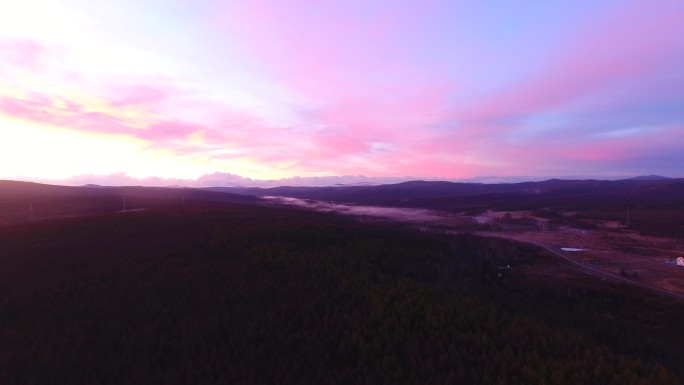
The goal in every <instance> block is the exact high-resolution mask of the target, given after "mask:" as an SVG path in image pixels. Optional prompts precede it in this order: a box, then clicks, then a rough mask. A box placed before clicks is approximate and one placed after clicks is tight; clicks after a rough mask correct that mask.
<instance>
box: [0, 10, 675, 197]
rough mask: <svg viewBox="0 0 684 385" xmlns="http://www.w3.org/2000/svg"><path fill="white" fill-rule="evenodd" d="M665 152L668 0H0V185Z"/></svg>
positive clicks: (416, 174)
mask: <svg viewBox="0 0 684 385" xmlns="http://www.w3.org/2000/svg"><path fill="white" fill-rule="evenodd" d="M682 165H684V1H681V0H637V1H629V0H573V1H560V0H551V1H546V0H544V1H542V0H537V1H529V0H519V1H514V2H501V1H493V0H492V1H489V0H463V1H458V0H453V1H442V0H421V1H408V0H376V1H367V0H344V1H343V0H329V1H322V0H321V1H317V0H288V1H280V0H249V1H242V0H193V1H190V0H184V1H180V0H130V1H129V0H117V1H111V0H22V1H5V2H1V3H0V179H19V180H53V181H55V180H72V181H74V180H78V181H79V182H84V181H97V180H107V181H108V182H109V184H117V183H124V182H130V181H131V180H139V181H144V180H146V181H154V183H163V182H164V181H171V180H173V181H183V180H190V181H193V180H194V181H197V180H205V181H206V180H210V181H213V182H215V183H223V182H226V181H238V182H244V181H250V180H274V179H275V180H278V179H283V178H288V179H287V180H294V179H298V180H305V181H312V180H317V181H321V180H331V181H340V180H343V181H345V182H350V183H353V182H354V181H355V180H359V181H367V180H399V179H401V178H406V177H413V178H430V179H454V180H466V179H473V178H478V177H497V178H513V177H520V176H527V177H529V178H536V179H540V178H546V177H549V178H550V177H566V176H573V177H587V178H590V177H605V178H620V177H630V176H636V175H643V174H659V175H664V176H670V177H684V167H682ZM340 176H344V177H343V178H342V179H340V178H339V177H340ZM361 176H363V177H361ZM103 178H104V179H103ZM212 178H213V179H212ZM373 178H375V179H373ZM150 183H152V182H150Z"/></svg>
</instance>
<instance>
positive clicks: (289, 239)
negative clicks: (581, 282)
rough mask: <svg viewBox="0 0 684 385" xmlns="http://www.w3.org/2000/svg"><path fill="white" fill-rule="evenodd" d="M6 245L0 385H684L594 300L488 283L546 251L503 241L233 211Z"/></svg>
mask: <svg viewBox="0 0 684 385" xmlns="http://www.w3.org/2000/svg"><path fill="white" fill-rule="evenodd" d="M0 245H2V247H1V248H0V285H1V289H2V292H3V295H2V296H0V383H3V384H4V383H6V384H67V383H68V384H152V383H164V384H204V383H206V384H346V383H355V384H416V383H420V384H444V383H469V384H589V383H592V384H593V383H596V384H678V383H680V382H679V381H678V379H677V377H676V375H675V374H674V373H673V372H672V371H671V370H670V369H668V368H667V367H665V366H663V365H662V364H661V363H659V361H661V358H662V359H664V360H666V359H667V357H668V356H667V353H666V352H665V353H662V354H660V353H658V352H659V350H658V349H659V347H660V345H659V344H658V343H656V342H654V341H655V340H653V339H649V338H648V337H645V338H646V339H645V340H640V339H639V338H634V337H635V336H634V329H633V328H634V327H638V326H639V325H641V323H640V322H637V321H638V320H637V321H634V322H631V321H630V320H629V319H628V320H626V321H624V323H612V324H611V323H610V322H608V321H605V320H603V319H602V318H601V317H600V314H598V315H597V314H592V312H595V311H596V310H597V309H596V308H595V306H598V305H597V304H598V302H597V301H589V302H588V305H587V306H586V307H585V305H584V302H583V301H582V300H581V299H582V298H583V296H586V297H589V296H590V295H591V292H590V291H586V290H585V291H582V290H575V291H574V292H573V293H570V294H569V293H567V292H566V291H564V290H561V289H559V288H557V287H555V286H551V287H550V288H549V289H548V290H545V286H543V285H539V286H535V285H534V284H533V283H529V282H526V281H525V280H524V279H523V278H522V277H517V278H516V276H515V275H512V276H509V277H507V279H505V280H501V279H499V277H498V276H495V275H492V271H493V270H492V269H494V268H495V267H496V266H498V265H499V264H501V263H506V264H512V265H514V266H516V267H522V266H524V265H525V264H532V263H539V262H540V261H541V260H542V259H543V258H545V257H544V256H543V255H541V254H540V253H539V252H537V251H535V250H534V249H531V248H529V247H528V246H524V245H516V244H514V243H511V242H507V241H503V240H492V239H484V238H477V237H471V236H462V237H460V238H458V239H456V240H455V241H454V240H453V239H448V238H442V237H440V236H437V235H425V234H416V233H413V232H408V231H406V230H401V229H396V228H392V227H389V226H384V227H383V226H378V225H369V224H360V223H357V222H354V221H352V220H351V219H348V218H341V217H336V216H330V215H324V214H317V213H311V212H303V211H297V210H287V209H274V208H264V207H249V206H234V207H230V208H224V209H215V210H211V211H197V210H196V211H190V210H188V211H175V212H171V211H156V212H154V211H151V212H137V213H128V214H126V215H113V216H101V217H92V218H75V219H70V220H55V221H45V222H41V223H31V224H23V225H16V226H11V227H6V228H2V229H0ZM531 293H536V294H534V295H532V294H531ZM628 295H631V294H629V293H628ZM528 297H529V298H528ZM611 298H612V297H611ZM616 298H617V297H616ZM615 301H617V299H610V300H603V302H602V303H603V304H604V305H606V306H608V307H610V308H611V309H612V307H615V309H613V310H612V311H614V312H616V313H615V314H618V315H620V314H622V313H621V312H625V313H626V312H628V310H629V309H631V308H632V307H633V304H631V303H629V302H624V303H615ZM568 304H571V306H569V305H568ZM657 306H658V305H652V307H657ZM623 308H624V309H625V310H621V309H623ZM543 309H549V314H546V313H545V312H544V310H543ZM651 310H653V309H651ZM658 311H659V313H658V314H660V315H662V314H669V313H667V311H668V310H667V309H660V308H658ZM638 314H641V313H640V312H638ZM564 316H566V317H567V318H568V319H569V321H567V322H566V321H560V319H562V318H563V317H564ZM582 317H588V318H587V319H586V320H584V321H583V318H582ZM592 317H593V318H592ZM599 318H601V319H599ZM576 321H577V322H587V323H588V322H592V321H596V322H597V324H598V325H599V327H604V326H606V325H612V326H615V327H618V328H619V330H614V331H612V334H610V336H609V337H608V338H602V337H601V335H602V334H601V333H602V331H600V330H599V331H595V330H593V329H592V328H591V327H587V325H576V324H575V322H576ZM620 338H622V339H625V340H627V341H633V343H632V344H633V345H634V346H624V344H619V343H617V342H616V341H615V340H614V339H617V340H619V339H620ZM627 344H629V342H628V343H627ZM649 344H650V345H649ZM664 346H667V344H666V343H664ZM653 352H655V353H658V354H655V355H652V354H651V353H653ZM659 354H660V355H662V356H663V357H660V355H659ZM665 362H667V361H665Z"/></svg>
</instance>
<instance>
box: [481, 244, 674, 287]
mask: <svg viewBox="0 0 684 385" xmlns="http://www.w3.org/2000/svg"><path fill="white" fill-rule="evenodd" d="M477 235H480V236H485V237H499V238H505V239H510V240H512V241H517V242H523V243H528V244H531V245H535V246H537V247H541V248H542V249H544V250H547V251H549V252H550V253H552V254H554V255H556V256H558V257H561V258H563V259H564V260H566V261H568V262H570V263H572V264H575V265H577V266H579V267H580V268H582V270H584V271H590V272H592V273H596V275H597V276H599V277H604V278H612V279H614V280H617V281H620V282H624V283H627V284H630V285H633V286H638V287H641V288H644V289H648V290H651V291H654V292H656V293H658V294H665V295H668V296H670V297H673V298H677V299H680V300H684V295H682V294H678V293H673V292H670V291H667V290H663V289H661V288H659V287H655V286H651V285H647V284H645V283H642V282H638V281H634V280H631V279H629V278H626V277H623V276H621V275H617V274H613V273H611V272H608V271H604V270H601V269H598V268H596V267H593V266H589V265H586V264H584V263H583V262H582V261H578V260H577V259H575V258H572V257H569V256H567V255H566V254H564V253H562V252H560V251H558V250H556V249H554V248H553V247H552V246H550V245H547V244H545V243H542V242H539V241H534V240H530V239H525V238H521V237H516V236H515V235H506V234H496V235H492V234H487V233H478V234H477Z"/></svg>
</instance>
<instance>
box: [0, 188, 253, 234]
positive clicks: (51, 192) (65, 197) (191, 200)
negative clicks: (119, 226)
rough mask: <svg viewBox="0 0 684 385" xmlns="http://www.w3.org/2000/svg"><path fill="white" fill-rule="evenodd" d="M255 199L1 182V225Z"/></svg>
mask: <svg viewBox="0 0 684 385" xmlns="http://www.w3.org/2000/svg"><path fill="white" fill-rule="evenodd" d="M258 201H259V200H258V198H256V197H251V196H245V195H235V194H226V193H217V192H212V191H204V190H196V189H186V188H170V187H139V186H126V187H100V186H87V187H86V186H83V187H71V186H56V185H47V184H40V183H30V182H18V181H8V180H0V225H2V224H9V223H17V222H24V221H28V220H41V219H47V218H56V217H68V216H82V215H93V214H103V213H112V212H117V211H122V210H124V209H125V210H141V209H153V208H168V207H181V206H183V205H207V204H209V205H211V204H219V205H220V204H227V203H258Z"/></svg>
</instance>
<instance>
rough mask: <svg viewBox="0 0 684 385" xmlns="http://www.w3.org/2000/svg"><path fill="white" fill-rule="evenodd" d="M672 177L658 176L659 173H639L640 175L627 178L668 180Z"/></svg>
mask: <svg viewBox="0 0 684 385" xmlns="http://www.w3.org/2000/svg"><path fill="white" fill-rule="evenodd" d="M669 179H672V178H668V177H666V176H660V175H640V176H635V177H634V178H629V179H627V180H669Z"/></svg>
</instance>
